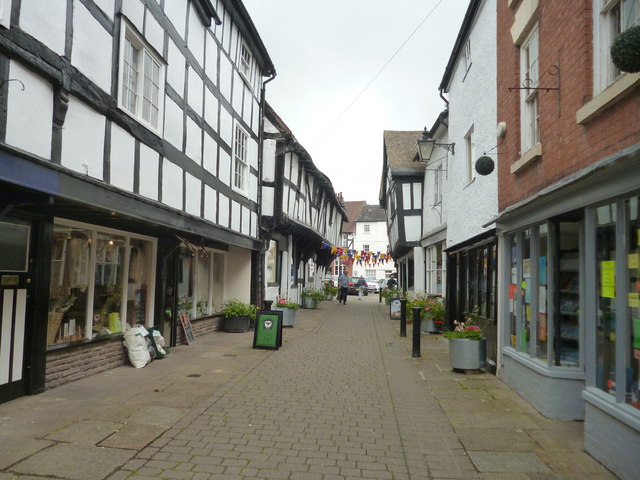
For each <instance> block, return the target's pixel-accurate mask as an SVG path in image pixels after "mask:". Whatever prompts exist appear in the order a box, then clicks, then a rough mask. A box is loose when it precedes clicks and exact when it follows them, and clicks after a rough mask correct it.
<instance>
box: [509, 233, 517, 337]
mask: <svg viewBox="0 0 640 480" xmlns="http://www.w3.org/2000/svg"><path fill="white" fill-rule="evenodd" d="M510 240H511V268H510V279H509V343H510V345H511V347H512V348H515V347H516V340H517V331H518V329H517V326H516V325H517V318H518V315H517V314H516V304H517V302H518V298H517V295H518V291H519V289H518V276H519V275H518V264H519V262H518V237H517V236H516V235H514V236H512V237H511V238H510Z"/></svg>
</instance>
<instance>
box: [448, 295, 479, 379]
mask: <svg viewBox="0 0 640 480" xmlns="http://www.w3.org/2000/svg"><path fill="white" fill-rule="evenodd" d="M453 323H454V329H453V330H451V331H448V332H444V337H445V338H448V339H449V363H450V364H451V368H453V369H454V370H458V371H469V370H471V371H478V370H480V369H481V368H483V367H485V366H486V364H487V360H486V358H487V339H486V338H485V336H484V333H483V332H482V329H481V328H480V326H479V325H478V322H477V307H474V308H473V310H472V313H471V314H470V315H469V316H468V317H467V319H466V320H465V321H464V322H458V321H457V320H456V321H454V322H453Z"/></svg>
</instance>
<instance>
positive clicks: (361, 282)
mask: <svg viewBox="0 0 640 480" xmlns="http://www.w3.org/2000/svg"><path fill="white" fill-rule="evenodd" d="M357 286H358V300H362V295H364V289H365V288H367V281H366V280H365V279H364V277H363V276H362V275H360V278H359V279H358V284H357Z"/></svg>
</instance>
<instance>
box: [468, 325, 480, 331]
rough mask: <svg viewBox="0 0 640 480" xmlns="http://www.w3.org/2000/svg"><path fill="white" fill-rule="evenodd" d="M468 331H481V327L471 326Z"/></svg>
mask: <svg viewBox="0 0 640 480" xmlns="http://www.w3.org/2000/svg"><path fill="white" fill-rule="evenodd" d="M467 330H480V327H479V326H478V325H470V326H468V327H467Z"/></svg>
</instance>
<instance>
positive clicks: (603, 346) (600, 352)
mask: <svg viewBox="0 0 640 480" xmlns="http://www.w3.org/2000/svg"><path fill="white" fill-rule="evenodd" d="M616 210H617V209H616V204H615V203H611V204H608V205H603V206H601V207H598V208H597V209H596V273H597V279H596V288H597V292H598V293H597V302H598V303H597V310H596V311H597V316H598V318H597V320H596V362H597V366H596V386H597V387H598V388H600V389H602V390H604V391H605V392H609V393H611V394H613V395H615V387H616V355H615V347H616V313H617V312H616V302H615V299H616V278H615V266H616Z"/></svg>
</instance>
